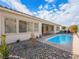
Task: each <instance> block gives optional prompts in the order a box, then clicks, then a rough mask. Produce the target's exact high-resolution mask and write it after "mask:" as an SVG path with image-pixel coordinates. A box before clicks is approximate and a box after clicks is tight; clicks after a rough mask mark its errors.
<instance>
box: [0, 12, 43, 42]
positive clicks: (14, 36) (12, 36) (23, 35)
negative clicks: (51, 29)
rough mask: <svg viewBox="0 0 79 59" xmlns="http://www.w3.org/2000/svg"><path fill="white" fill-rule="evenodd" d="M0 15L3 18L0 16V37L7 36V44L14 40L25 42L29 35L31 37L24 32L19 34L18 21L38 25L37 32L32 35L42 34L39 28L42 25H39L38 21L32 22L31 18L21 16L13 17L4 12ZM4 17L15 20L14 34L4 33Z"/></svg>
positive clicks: (13, 15) (29, 33)
mask: <svg viewBox="0 0 79 59" xmlns="http://www.w3.org/2000/svg"><path fill="white" fill-rule="evenodd" d="M0 14H2V15H3V16H1V18H0V35H1V34H6V35H7V40H6V42H7V43H12V42H15V41H16V40H18V39H20V40H21V41H22V40H27V39H29V38H30V35H31V32H25V33H19V29H18V28H19V24H18V22H19V20H23V21H26V22H33V24H34V23H39V31H38V32H34V34H35V35H36V36H39V34H42V33H41V26H42V23H40V21H38V20H33V19H32V18H28V17H23V16H19V15H15V14H12V13H8V12H5V11H0ZM6 17H9V18H13V19H16V22H17V23H16V24H17V25H16V27H17V28H16V33H5V24H4V20H5V18H6ZM33 31H34V28H33Z"/></svg>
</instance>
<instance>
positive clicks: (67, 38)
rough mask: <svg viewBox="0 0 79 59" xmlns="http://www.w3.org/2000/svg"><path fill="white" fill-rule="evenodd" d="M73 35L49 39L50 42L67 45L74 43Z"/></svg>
mask: <svg viewBox="0 0 79 59" xmlns="http://www.w3.org/2000/svg"><path fill="white" fill-rule="evenodd" d="M72 39H73V38H72V35H71V34H59V35H56V36H54V37H51V38H48V42H51V43H55V44H60V45H64V44H65V45H66V44H69V43H71V42H72Z"/></svg>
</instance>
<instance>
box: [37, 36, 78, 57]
mask: <svg viewBox="0 0 79 59" xmlns="http://www.w3.org/2000/svg"><path fill="white" fill-rule="evenodd" d="M57 35H60V34H57ZM55 36H56V35H54V36H53V37H55ZM48 38H51V36H50V37H47V38H45V39H44V40H41V41H40V40H38V41H40V42H42V43H45V44H48V45H50V46H54V47H56V48H58V49H61V50H63V51H67V52H69V53H71V54H72V55H77V54H75V53H74V52H73V47H72V48H71V49H68V48H66V47H64V46H63V45H59V44H55V43H51V42H48V41H47V40H48ZM72 39H73V38H72ZM77 56H79V55H77Z"/></svg>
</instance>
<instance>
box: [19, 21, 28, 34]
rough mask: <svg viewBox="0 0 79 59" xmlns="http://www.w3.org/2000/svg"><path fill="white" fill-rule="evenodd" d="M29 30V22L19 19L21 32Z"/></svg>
mask: <svg viewBox="0 0 79 59" xmlns="http://www.w3.org/2000/svg"><path fill="white" fill-rule="evenodd" d="M26 31H27V24H26V21H19V32H20V33H21V32H26Z"/></svg>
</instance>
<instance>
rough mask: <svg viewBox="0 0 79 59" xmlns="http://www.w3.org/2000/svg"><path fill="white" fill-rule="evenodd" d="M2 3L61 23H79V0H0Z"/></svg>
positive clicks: (4, 5)
mask: <svg viewBox="0 0 79 59" xmlns="http://www.w3.org/2000/svg"><path fill="white" fill-rule="evenodd" d="M0 5H1V6H3V7H7V8H10V9H13V10H16V11H20V12H23V13H26V14H29V15H33V16H36V17H39V18H42V19H45V20H48V21H51V22H54V23H57V24H61V25H66V26H68V25H72V24H77V25H79V20H78V19H79V14H78V12H79V0H0Z"/></svg>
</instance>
